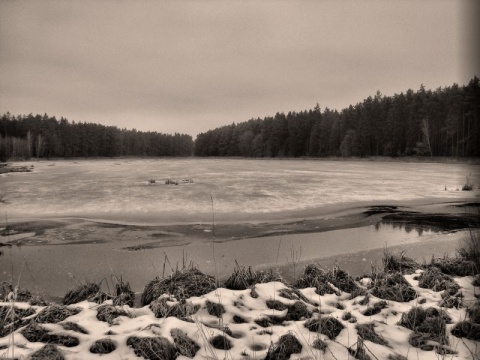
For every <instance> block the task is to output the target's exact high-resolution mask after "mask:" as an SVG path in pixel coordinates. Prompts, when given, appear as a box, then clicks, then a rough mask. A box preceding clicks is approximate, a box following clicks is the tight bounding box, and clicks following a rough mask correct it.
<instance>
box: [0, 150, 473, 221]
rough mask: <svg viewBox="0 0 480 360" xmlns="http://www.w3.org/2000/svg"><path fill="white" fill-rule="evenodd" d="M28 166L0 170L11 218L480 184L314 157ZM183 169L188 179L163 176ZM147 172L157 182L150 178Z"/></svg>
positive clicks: (404, 196) (244, 208)
mask: <svg viewBox="0 0 480 360" xmlns="http://www.w3.org/2000/svg"><path fill="white" fill-rule="evenodd" d="M34 165H35V171H34V172H33V173H15V174H6V175H3V176H0V192H1V193H2V194H6V196H5V199H6V201H7V203H6V204H2V208H1V210H2V211H4V212H5V213H8V216H9V217H10V218H11V219H15V218H26V217H31V218H38V217H57V216H74V217H88V218H101V219H110V220H122V221H135V220H136V221H143V222H150V223H159V222H165V221H186V222H196V221H210V220H211V214H212V203H211V198H210V195H212V197H213V200H214V211H215V216H216V219H217V220H219V221H222V220H223V221H229V220H235V219H238V218H242V219H251V220H253V219H256V216H258V215H259V214H260V215H268V214H275V213H281V212H288V211H294V212H298V211H305V210H309V209H316V208H320V207H322V206H325V205H328V204H342V203H350V202H365V201H392V200H393V201H402V200H413V199H423V198H449V199H452V201H453V200H464V199H466V198H468V197H470V198H471V197H472V196H475V195H478V190H477V191H474V192H469V193H467V192H462V191H455V190H456V189H461V187H462V186H463V184H465V181H466V176H467V175H469V174H472V173H473V174H478V173H479V172H480V171H479V166H478V165H477V166H472V165H464V164H424V163H422V164H420V163H397V162H367V161H356V162H355V161H316V160H302V161H296V160H243V159H113V160H82V161H38V162H34ZM188 178H192V179H193V180H194V183H193V184H188V183H183V184H182V183H181V182H180V184H179V185H178V186H175V185H165V183H164V182H165V180H167V179H172V180H179V181H181V180H182V179H188ZM471 178H472V176H471ZM151 179H153V180H156V182H155V184H151V185H149V182H148V181H149V180H151ZM472 179H473V178H472ZM477 185H478V184H477ZM445 187H446V188H447V191H446V190H445Z"/></svg>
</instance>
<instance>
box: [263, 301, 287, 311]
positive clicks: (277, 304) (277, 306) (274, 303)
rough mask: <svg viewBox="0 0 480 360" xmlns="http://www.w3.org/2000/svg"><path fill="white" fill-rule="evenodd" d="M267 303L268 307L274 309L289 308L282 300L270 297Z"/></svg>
mask: <svg viewBox="0 0 480 360" xmlns="http://www.w3.org/2000/svg"><path fill="white" fill-rule="evenodd" d="M265 303H266V304H267V307H268V308H269V309H272V310H278V311H283V310H286V309H287V305H285V304H284V303H283V302H281V301H280V300H273V299H269V300H267V301H266V302H265Z"/></svg>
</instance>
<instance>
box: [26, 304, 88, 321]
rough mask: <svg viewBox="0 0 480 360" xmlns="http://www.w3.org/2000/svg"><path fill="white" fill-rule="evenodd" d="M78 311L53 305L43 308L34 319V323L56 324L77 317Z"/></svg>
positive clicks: (77, 309)
mask: <svg viewBox="0 0 480 360" xmlns="http://www.w3.org/2000/svg"><path fill="white" fill-rule="evenodd" d="M80 311H81V310H80V309H79V308H69V307H67V306H64V305H56V304H54V305H50V306H47V307H45V308H43V309H42V311H40V312H39V313H38V315H37V316H36V317H35V321H36V322H37V323H40V324H46V323H49V324H56V323H59V322H60V321H63V320H65V319H66V318H68V317H70V316H73V315H77V314H78V313H80Z"/></svg>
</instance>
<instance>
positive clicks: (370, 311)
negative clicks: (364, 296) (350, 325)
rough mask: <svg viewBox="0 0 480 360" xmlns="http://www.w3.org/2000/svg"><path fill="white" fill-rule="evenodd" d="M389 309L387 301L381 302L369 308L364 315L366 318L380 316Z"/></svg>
mask: <svg viewBox="0 0 480 360" xmlns="http://www.w3.org/2000/svg"><path fill="white" fill-rule="evenodd" d="M386 307H387V302H386V301H385V300H380V301H378V302H376V303H374V304H373V306H371V307H370V306H369V307H368V308H367V309H366V310H365V311H364V312H363V313H362V315H364V316H373V315H376V314H379V313H380V312H381V311H382V310H383V309H385V308H386Z"/></svg>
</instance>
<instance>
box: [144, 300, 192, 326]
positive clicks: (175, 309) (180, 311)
mask: <svg viewBox="0 0 480 360" xmlns="http://www.w3.org/2000/svg"><path fill="white" fill-rule="evenodd" d="M174 301H175V299H171V298H168V297H160V298H159V299H157V300H154V301H152V302H151V303H150V309H151V310H152V311H153V313H154V314H155V317H157V318H167V317H169V316H173V317H176V318H177V319H180V320H183V321H189V322H191V321H192V319H191V316H192V315H194V314H195V313H196V312H197V311H198V310H199V309H200V305H193V304H192V303H191V302H190V301H187V300H181V301H177V302H176V303H175V304H173V305H169V304H168V302H174Z"/></svg>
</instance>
